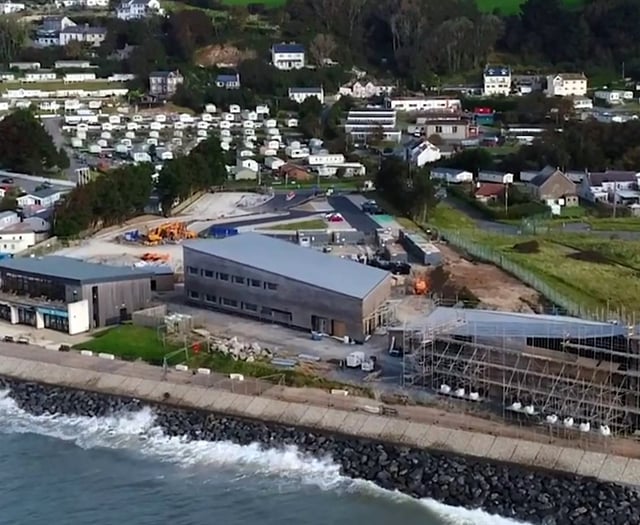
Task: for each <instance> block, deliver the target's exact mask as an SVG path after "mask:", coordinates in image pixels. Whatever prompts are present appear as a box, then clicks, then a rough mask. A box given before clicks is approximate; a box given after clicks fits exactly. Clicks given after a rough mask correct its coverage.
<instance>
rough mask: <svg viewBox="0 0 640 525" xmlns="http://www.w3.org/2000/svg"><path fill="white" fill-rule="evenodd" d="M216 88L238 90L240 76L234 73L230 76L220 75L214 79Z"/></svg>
mask: <svg viewBox="0 0 640 525" xmlns="http://www.w3.org/2000/svg"><path fill="white" fill-rule="evenodd" d="M216 86H218V87H219V88H224V89H239V88H240V74H239V73H234V74H232V75H228V74H227V75H225V74H221V75H218V76H217V77H216Z"/></svg>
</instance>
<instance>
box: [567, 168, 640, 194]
mask: <svg viewBox="0 0 640 525" xmlns="http://www.w3.org/2000/svg"><path fill="white" fill-rule="evenodd" d="M639 179H640V173H639V172H635V171H605V172H593V173H587V174H586V175H585V177H584V178H583V179H582V182H581V183H580V185H579V187H578V193H579V195H580V197H582V198H583V199H585V200H588V201H589V202H614V201H617V202H620V201H622V200H624V198H625V196H630V197H631V196H633V195H636V194H637V195H636V196H637V197H638V196H640V194H638V180H639Z"/></svg>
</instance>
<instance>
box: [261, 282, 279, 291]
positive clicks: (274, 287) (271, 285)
mask: <svg viewBox="0 0 640 525" xmlns="http://www.w3.org/2000/svg"><path fill="white" fill-rule="evenodd" d="M264 287H265V288H266V289H267V290H277V289H278V285H277V284H276V283H264Z"/></svg>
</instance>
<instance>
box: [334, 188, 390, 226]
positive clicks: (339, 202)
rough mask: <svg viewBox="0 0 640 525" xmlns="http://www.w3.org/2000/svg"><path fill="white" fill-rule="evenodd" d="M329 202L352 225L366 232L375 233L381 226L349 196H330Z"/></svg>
mask: <svg viewBox="0 0 640 525" xmlns="http://www.w3.org/2000/svg"><path fill="white" fill-rule="evenodd" d="M328 201H329V204H331V206H333V208H334V209H335V210H336V212H338V213H339V214H341V215H342V216H343V217H344V220H345V221H347V222H348V223H349V224H351V226H353V227H354V228H355V229H356V230H358V231H361V232H363V233H365V234H370V233H374V232H375V231H376V230H377V229H378V228H380V226H379V225H378V223H377V222H376V221H374V220H373V219H372V218H371V217H369V216H368V215H367V214H366V213H363V212H362V210H361V209H360V208H358V206H356V205H355V204H354V203H353V202H351V200H349V198H348V197H345V196H340V195H338V196H335V197H329V198H328Z"/></svg>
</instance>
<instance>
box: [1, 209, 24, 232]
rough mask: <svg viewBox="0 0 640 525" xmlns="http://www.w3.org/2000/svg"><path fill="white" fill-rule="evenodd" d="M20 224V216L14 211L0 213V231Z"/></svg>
mask: <svg viewBox="0 0 640 525" xmlns="http://www.w3.org/2000/svg"><path fill="white" fill-rule="evenodd" d="M19 222H20V216H19V215H18V214H17V213H16V212H15V211H3V212H0V229H3V228H7V227H8V226H13V225H14V224H17V223H19Z"/></svg>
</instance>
